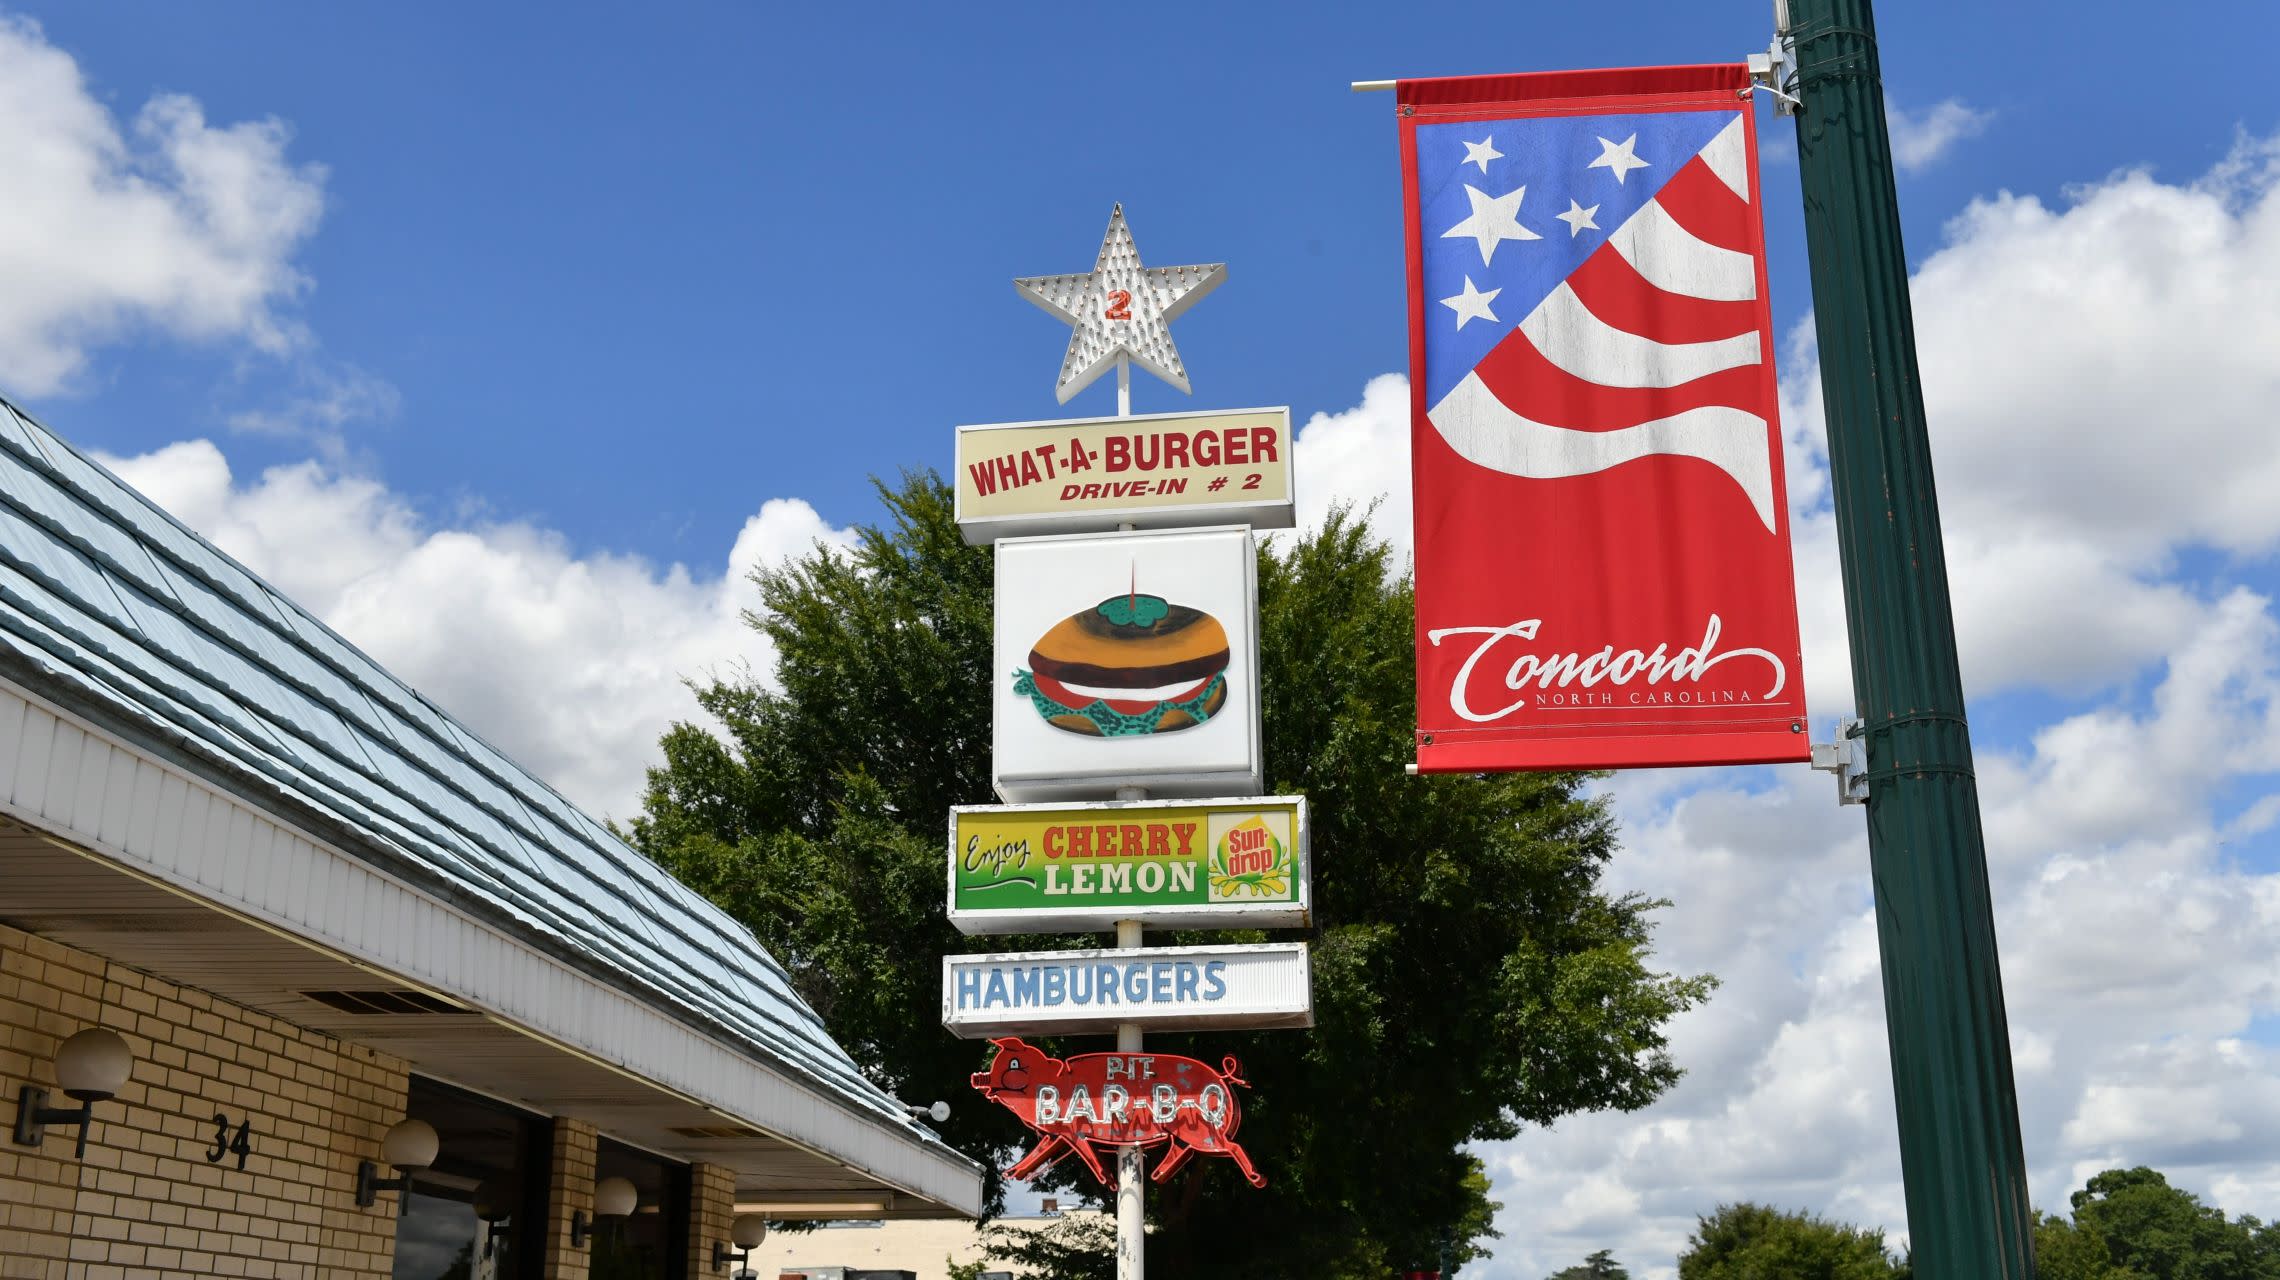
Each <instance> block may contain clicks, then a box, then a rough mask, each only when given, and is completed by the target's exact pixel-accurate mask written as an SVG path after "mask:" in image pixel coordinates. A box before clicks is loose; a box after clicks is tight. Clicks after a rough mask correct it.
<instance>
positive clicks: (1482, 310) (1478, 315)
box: [1441, 276, 1504, 329]
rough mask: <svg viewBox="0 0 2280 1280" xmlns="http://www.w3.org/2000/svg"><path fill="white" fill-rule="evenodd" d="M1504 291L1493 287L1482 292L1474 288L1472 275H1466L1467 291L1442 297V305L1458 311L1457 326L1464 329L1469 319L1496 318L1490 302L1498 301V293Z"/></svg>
mask: <svg viewBox="0 0 2280 1280" xmlns="http://www.w3.org/2000/svg"><path fill="white" fill-rule="evenodd" d="M1502 292H1504V290H1502V289H1491V290H1489V291H1488V292H1487V293H1482V292H1481V291H1480V290H1478V289H1475V288H1473V282H1472V277H1471V276H1466V277H1465V291H1464V292H1463V293H1460V294H1458V295H1457V296H1455V297H1453V298H1443V299H1441V305H1442V306H1444V307H1447V308H1448V309H1449V310H1451V311H1454V312H1456V313H1457V327H1458V328H1459V329H1462V328H1464V327H1465V321H1467V320H1494V319H1496V313H1495V312H1493V311H1491V310H1489V309H1488V304H1489V303H1491V302H1494V301H1496V295H1497V294H1500V293H1502Z"/></svg>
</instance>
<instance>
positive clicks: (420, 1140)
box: [356, 1119, 442, 1209]
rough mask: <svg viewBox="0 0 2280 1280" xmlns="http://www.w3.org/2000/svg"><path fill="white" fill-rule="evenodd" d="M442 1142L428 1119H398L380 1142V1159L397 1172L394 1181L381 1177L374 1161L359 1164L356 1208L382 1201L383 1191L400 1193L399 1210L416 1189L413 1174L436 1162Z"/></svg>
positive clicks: (357, 1164)
mask: <svg viewBox="0 0 2280 1280" xmlns="http://www.w3.org/2000/svg"><path fill="white" fill-rule="evenodd" d="M441 1145H442V1144H441V1142H440V1141H439V1140H438V1139H437V1138H436V1136H435V1126H434V1125H431V1124H429V1123H428V1122H427V1121H425V1120H412V1119H404V1120H398V1121H397V1122H396V1123H395V1124H393V1125H390V1126H389V1127H388V1132H387V1134H386V1135H385V1136H384V1137H382V1138H381V1139H380V1158H381V1159H382V1160H385V1161H387V1162H388V1165H389V1167H391V1168H393V1169H395V1170H396V1176H395V1177H393V1178H383V1177H381V1176H380V1166H378V1165H376V1164H374V1163H372V1162H371V1161H370V1160H359V1161H357V1163H356V1207H357V1208H359V1209H366V1208H370V1207H371V1206H372V1203H373V1202H374V1201H375V1200H378V1199H379V1198H380V1193H381V1192H383V1191H393V1192H395V1193H396V1194H397V1197H398V1199H397V1207H398V1208H399V1209H400V1208H402V1206H403V1200H402V1197H403V1196H405V1195H407V1194H409V1193H410V1191H411V1189H412V1175H413V1174H415V1173H417V1172H419V1171H420V1170H422V1169H425V1168H427V1167H428V1166H429V1165H432V1164H434V1163H435V1153H436V1149H437V1148H438V1147H439V1146H441Z"/></svg>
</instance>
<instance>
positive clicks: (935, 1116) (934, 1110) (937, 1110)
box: [903, 1102, 950, 1124]
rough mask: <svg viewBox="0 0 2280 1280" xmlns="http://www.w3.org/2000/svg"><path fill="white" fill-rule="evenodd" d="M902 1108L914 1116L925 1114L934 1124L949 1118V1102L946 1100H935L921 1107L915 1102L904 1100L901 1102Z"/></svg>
mask: <svg viewBox="0 0 2280 1280" xmlns="http://www.w3.org/2000/svg"><path fill="white" fill-rule="evenodd" d="M903 1110H905V1111H908V1112H910V1113H911V1114H912V1115H914V1116H925V1117H926V1118H927V1119H929V1120H932V1121H933V1122H934V1123H936V1124H940V1123H942V1122H943V1121H945V1120H948V1119H949V1118H950V1104H949V1103H947V1102H935V1103H931V1104H929V1105H927V1106H923V1107H922V1106H920V1105H918V1104H917V1103H915V1102H906V1103H904V1104H903Z"/></svg>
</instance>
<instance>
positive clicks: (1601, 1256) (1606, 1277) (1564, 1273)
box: [1549, 1249, 1631, 1280]
mask: <svg viewBox="0 0 2280 1280" xmlns="http://www.w3.org/2000/svg"><path fill="white" fill-rule="evenodd" d="M1549 1280H1631V1273H1630V1272H1629V1271H1628V1270H1625V1269H1624V1267H1623V1266H1622V1265H1621V1264H1620V1263H1618V1262H1616V1261H1615V1251H1614V1250H1612V1249H1601V1250H1599V1251H1598V1252H1596V1253H1594V1254H1592V1255H1591V1256H1590V1257H1587V1258H1585V1259H1584V1260H1583V1262H1582V1263H1581V1264H1580V1265H1578V1266H1573V1267H1562V1268H1561V1269H1560V1270H1558V1271H1554V1272H1553V1273H1552V1274H1551V1276H1550V1278H1549Z"/></svg>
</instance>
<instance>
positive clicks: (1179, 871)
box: [949, 796, 1311, 934]
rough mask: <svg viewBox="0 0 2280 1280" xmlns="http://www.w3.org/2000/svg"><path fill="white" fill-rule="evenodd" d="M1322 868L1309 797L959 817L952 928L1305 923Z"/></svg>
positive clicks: (1022, 808)
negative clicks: (1313, 856) (1314, 870)
mask: <svg viewBox="0 0 2280 1280" xmlns="http://www.w3.org/2000/svg"><path fill="white" fill-rule="evenodd" d="M1310 870H1311V868H1310V867H1309V865H1308V863H1307V858H1306V801H1305V799H1304V798H1302V797H1299V796H1260V797H1255V798H1250V799H1243V800H1202V801H1139V802H1135V803H1101V804H1076V805H963V806H960V807H958V808H956V809H952V810H951V811H950V894H949V896H950V922H951V923H952V924H954V925H956V926H957V927H958V928H959V930H960V931H961V932H964V933H969V934H993V933H1047V932H1053V931H1057V930H1073V931H1083V930H1093V929H1107V928H1111V927H1113V926H1114V925H1115V923H1116V922H1117V921H1119V920H1138V921H1141V922H1142V923H1144V924H1146V925H1148V926H1149V927H1150V928H1158V929H1264V928H1294V927H1297V926H1301V925H1304V924H1305V923H1306V922H1307V913H1308V909H1309V894H1308V887H1309V886H1308V879H1307V877H1308V873H1309V871H1310Z"/></svg>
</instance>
